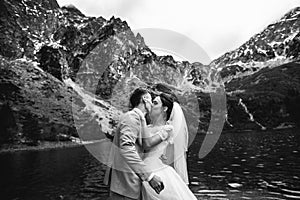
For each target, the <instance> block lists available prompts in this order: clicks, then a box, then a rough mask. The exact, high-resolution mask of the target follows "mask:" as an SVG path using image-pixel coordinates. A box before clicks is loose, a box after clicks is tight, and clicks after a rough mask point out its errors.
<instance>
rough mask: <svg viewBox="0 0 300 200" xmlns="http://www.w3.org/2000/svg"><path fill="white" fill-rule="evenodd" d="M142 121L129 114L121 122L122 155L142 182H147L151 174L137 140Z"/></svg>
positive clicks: (136, 116)
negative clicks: (139, 152)
mask: <svg viewBox="0 0 300 200" xmlns="http://www.w3.org/2000/svg"><path fill="white" fill-rule="evenodd" d="M140 127H141V121H140V119H139V116H138V115H135V114H134V113H131V114H127V115H125V116H124V118H123V119H122V120H121V124H120V139H119V140H120V141H119V142H120V143H119V144H120V153H121V155H122V156H123V158H124V160H125V161H126V163H127V164H128V165H129V166H130V167H131V169H132V170H133V171H134V172H135V173H136V174H137V175H138V176H139V177H140V179H141V180H143V181H146V180H147V179H148V178H149V176H150V174H151V172H150V171H149V170H147V167H146V165H145V163H144V162H143V160H142V159H141V157H140V155H139V154H138V152H137V149H136V146H135V144H136V140H137V139H138V137H139V135H140V131H141V130H140Z"/></svg>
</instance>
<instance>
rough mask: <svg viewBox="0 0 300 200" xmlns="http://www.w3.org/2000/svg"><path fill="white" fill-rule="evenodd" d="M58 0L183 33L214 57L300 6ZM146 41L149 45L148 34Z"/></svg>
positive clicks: (293, 0) (210, 0)
mask: <svg viewBox="0 0 300 200" xmlns="http://www.w3.org/2000/svg"><path fill="white" fill-rule="evenodd" d="M57 1H58V3H59V5H60V6H64V5H69V4H72V5H74V6H76V7H77V8H78V9H79V10H81V12H82V13H83V14H85V15H87V16H95V17H99V16H102V17H104V18H106V19H109V18H110V17H111V16H115V17H120V18H121V19H122V20H125V21H126V22H127V23H128V25H129V26H130V28H131V29H132V30H139V29H144V28H154V29H166V30H171V31H173V32H176V33H179V34H182V35H184V36H186V37H187V38H189V39H190V40H192V41H194V42H195V43H197V44H198V45H199V46H200V47H201V48H202V49H203V50H204V51H205V52H206V53H207V55H208V56H209V58H210V59H211V60H213V59H216V58H218V57H219V56H221V55H223V54H224V53H226V52H228V51H231V50H234V49H236V48H238V47H239V46H240V45H242V44H243V43H245V42H246V41H247V40H249V39H250V37H252V36H253V35H255V34H256V33H259V32H260V31H262V30H263V29H264V28H265V27H267V26H268V25H269V24H271V23H273V22H275V21H276V20H278V19H280V18H281V17H282V16H283V15H284V14H285V13H287V12H288V11H290V10H291V9H293V8H295V7H297V6H300V0H57ZM142 36H143V35H142ZM145 41H146V44H147V38H146V37H145ZM150 48H151V46H150ZM170 51H172V50H170Z"/></svg>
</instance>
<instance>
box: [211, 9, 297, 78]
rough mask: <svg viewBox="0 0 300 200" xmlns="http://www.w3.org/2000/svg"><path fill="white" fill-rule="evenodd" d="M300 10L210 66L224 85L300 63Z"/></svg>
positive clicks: (271, 25) (290, 13)
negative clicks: (233, 79) (261, 71)
mask: <svg viewBox="0 0 300 200" xmlns="http://www.w3.org/2000/svg"><path fill="white" fill-rule="evenodd" d="M299 48H300V7H297V8H294V9H292V10H291V11H290V12H288V13H287V14H285V15H284V16H283V17H282V18H281V19H280V20H278V21H276V22H274V23H272V24H270V25H269V26H268V27H266V28H265V29H264V30H263V31H262V32H260V33H258V34H256V35H254V36H253V37H252V38H250V40H248V41H247V42H246V43H244V44H243V45H241V46H240V47H239V48H237V49H235V50H233V51H230V52H228V53H225V54H224V55H223V56H221V57H219V58H217V59H215V60H213V61H212V62H211V63H210V66H212V67H213V68H215V69H219V70H221V73H220V75H221V76H222V77H223V79H224V80H225V81H228V80H231V79H232V78H233V77H235V76H243V75H248V74H251V73H255V72H257V71H259V70H260V69H262V68H264V67H276V66H279V65H281V64H284V63H288V62H292V61H296V60H299V59H300V53H299Z"/></svg>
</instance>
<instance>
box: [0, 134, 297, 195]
mask: <svg viewBox="0 0 300 200" xmlns="http://www.w3.org/2000/svg"><path fill="white" fill-rule="evenodd" d="M200 144H201V137H199V138H198V139H196V140H195V141H194V143H193V145H192V146H191V148H190V152H189V158H188V165H189V166H188V167H189V175H190V181H191V185H190V187H191V189H192V191H193V192H194V193H195V194H196V195H197V196H198V197H199V199H300V148H299V144H300V132H299V131H297V130H284V131H274V132H269V133H267V132H259V133H253V132H248V133H226V134H222V135H221V138H220V140H219V141H218V143H217V145H216V146H215V148H214V149H213V151H212V152H211V153H210V154H209V155H208V156H206V157H205V158H204V159H202V160H200V159H198V157H197V154H198V150H199V146H200ZM0 162H1V168H0V169H1V170H0V191H1V192H0V198H1V199H3V200H4V199H28V200H29V199H30V200H35V199H37V200H41V199H107V195H108V190H107V187H106V186H104V185H103V183H102V180H103V177H104V166H102V165H101V164H100V163H99V162H98V161H97V160H96V159H95V158H94V157H93V156H92V155H90V154H89V152H88V151H87V150H86V149H85V148H84V147H75V148H69V149H56V150H47V151H31V152H16V153H6V154H0Z"/></svg>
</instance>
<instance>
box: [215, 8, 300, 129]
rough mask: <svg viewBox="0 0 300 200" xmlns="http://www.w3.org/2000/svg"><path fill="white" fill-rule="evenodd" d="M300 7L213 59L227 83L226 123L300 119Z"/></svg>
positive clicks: (269, 124)
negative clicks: (232, 49) (299, 104)
mask: <svg viewBox="0 0 300 200" xmlns="http://www.w3.org/2000/svg"><path fill="white" fill-rule="evenodd" d="M299 52H300V7H297V8H295V9H292V10H291V11H290V12H288V13H287V14H285V15H284V16H283V17H282V18H281V19H280V20H278V21H276V22H275V23H272V24H270V25H269V26H268V27H267V28H265V29H264V30H263V31H262V32H260V33H258V34H256V35H254V36H253V37H252V38H250V40H249V41H247V42H246V43H244V44H243V45H241V46H240V47H239V48H237V49H236V50H234V51H231V52H228V53H225V54H224V55H223V56H221V57H219V58H218V59H215V60H214V61H212V63H210V66H211V70H213V71H218V73H217V74H218V76H220V77H221V79H222V81H223V82H224V83H225V87H226V93H227V105H228V119H227V124H226V128H229V129H234V130H243V129H250V130H253V129H258V130H260V129H262V130H265V129H274V128H287V127H295V126H297V125H298V126H299V124H300V114H299V111H298V110H299V106H298V104H297V103H296V102H297V101H299V98H300V90H299V80H300V71H299V70H300V69H299V60H300V53H299Z"/></svg>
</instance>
